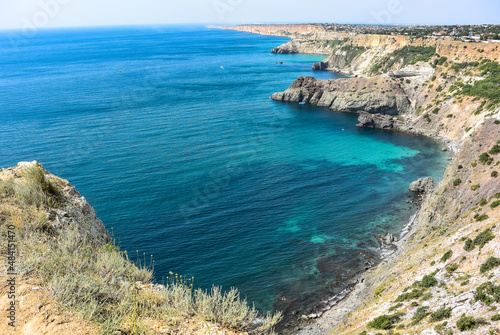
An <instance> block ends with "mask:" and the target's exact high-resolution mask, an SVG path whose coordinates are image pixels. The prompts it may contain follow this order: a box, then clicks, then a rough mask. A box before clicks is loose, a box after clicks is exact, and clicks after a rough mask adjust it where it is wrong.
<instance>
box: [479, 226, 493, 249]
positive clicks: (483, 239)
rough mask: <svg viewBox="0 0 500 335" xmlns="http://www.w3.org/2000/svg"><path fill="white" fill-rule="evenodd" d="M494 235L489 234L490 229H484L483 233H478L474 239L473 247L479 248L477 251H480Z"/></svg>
mask: <svg viewBox="0 0 500 335" xmlns="http://www.w3.org/2000/svg"><path fill="white" fill-rule="evenodd" d="M494 238H495V235H493V233H492V232H491V230H490V229H486V230H485V231H483V232H481V233H479V235H477V236H476V238H475V239H474V245H477V246H479V249H482V248H483V247H484V245H485V244H486V243H488V242H489V241H491V240H493V239H494Z"/></svg>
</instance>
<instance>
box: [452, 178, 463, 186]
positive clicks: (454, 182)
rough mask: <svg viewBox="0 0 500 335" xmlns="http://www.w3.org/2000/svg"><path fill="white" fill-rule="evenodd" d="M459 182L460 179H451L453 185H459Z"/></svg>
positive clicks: (460, 181)
mask: <svg viewBox="0 0 500 335" xmlns="http://www.w3.org/2000/svg"><path fill="white" fill-rule="evenodd" d="M461 183H462V179H460V178H457V179H455V180H454V181H453V186H458V185H460V184H461Z"/></svg>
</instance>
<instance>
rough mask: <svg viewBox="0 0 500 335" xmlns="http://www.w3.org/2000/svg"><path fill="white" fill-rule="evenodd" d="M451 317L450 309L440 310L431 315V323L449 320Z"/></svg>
mask: <svg viewBox="0 0 500 335" xmlns="http://www.w3.org/2000/svg"><path fill="white" fill-rule="evenodd" d="M450 317H451V307H450V308H440V309H438V310H437V311H435V312H433V313H431V318H430V321H431V322H438V321H443V320H444V319H449V318H450Z"/></svg>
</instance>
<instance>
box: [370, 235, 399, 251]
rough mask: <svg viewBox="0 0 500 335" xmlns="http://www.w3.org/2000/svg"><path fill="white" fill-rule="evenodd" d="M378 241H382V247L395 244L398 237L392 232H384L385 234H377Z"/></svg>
mask: <svg viewBox="0 0 500 335" xmlns="http://www.w3.org/2000/svg"><path fill="white" fill-rule="evenodd" d="M375 238H376V239H377V241H378V242H379V243H380V247H381V248H383V247H385V246H389V245H392V244H394V242H397V241H398V238H397V237H396V236H394V235H392V234H391V233H387V234H383V235H377V236H375Z"/></svg>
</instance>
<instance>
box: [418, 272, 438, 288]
mask: <svg viewBox="0 0 500 335" xmlns="http://www.w3.org/2000/svg"><path fill="white" fill-rule="evenodd" d="M436 284H437V279H436V278H435V277H434V276H433V275H426V276H424V278H422V281H421V282H420V284H419V286H420V287H424V288H429V287H433V286H436Z"/></svg>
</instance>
